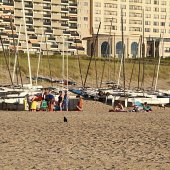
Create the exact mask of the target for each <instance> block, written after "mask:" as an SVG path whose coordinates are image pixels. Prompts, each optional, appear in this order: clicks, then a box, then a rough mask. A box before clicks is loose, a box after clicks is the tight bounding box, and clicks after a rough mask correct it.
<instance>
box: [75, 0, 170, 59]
mask: <svg viewBox="0 0 170 170" xmlns="http://www.w3.org/2000/svg"><path fill="white" fill-rule="evenodd" d="M121 9H122V13H121ZM121 15H122V16H123V31H124V37H125V38H124V45H125V54H126V57H137V47H138V44H140V43H141V44H142V43H143V42H142V41H144V43H145V55H146V56H152V57H155V56H159V55H161V56H164V57H168V56H170V0H107V1H105V0H78V32H79V33H80V34H81V38H82V39H84V41H86V42H87V54H88V55H90V54H91V51H92V50H91V47H92V42H93V38H92V37H91V35H92V34H96V33H97V30H98V27H99V23H100V22H101V27H100V31H99V34H100V35H99V37H98V43H97V45H96V53H97V55H98V56H105V53H106V48H107V44H108V35H109V34H110V32H111V41H110V43H109V48H110V53H111V54H110V55H111V56H116V57H118V56H120V57H121V53H122V48H121V47H122V42H121V41H122V40H121V30H122V28H121V26H122V25H121ZM143 35H144V39H143V38H142V37H141V36H143Z"/></svg>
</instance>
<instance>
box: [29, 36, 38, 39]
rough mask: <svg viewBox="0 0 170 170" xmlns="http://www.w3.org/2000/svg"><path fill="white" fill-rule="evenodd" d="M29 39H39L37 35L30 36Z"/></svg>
mask: <svg viewBox="0 0 170 170" xmlns="http://www.w3.org/2000/svg"><path fill="white" fill-rule="evenodd" d="M29 39H37V36H36V35H30V36H29Z"/></svg>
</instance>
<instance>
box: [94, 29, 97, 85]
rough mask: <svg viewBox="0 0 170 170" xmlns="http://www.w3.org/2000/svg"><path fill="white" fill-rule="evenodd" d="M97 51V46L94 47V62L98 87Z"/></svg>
mask: <svg viewBox="0 0 170 170" xmlns="http://www.w3.org/2000/svg"><path fill="white" fill-rule="evenodd" d="M93 31H94V30H93ZM93 35H94V32H93ZM95 53H96V50H95V48H94V52H93V55H94V64H95V75H96V88H98V74H97V61H96V56H95Z"/></svg>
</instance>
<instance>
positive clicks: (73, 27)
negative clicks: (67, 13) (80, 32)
mask: <svg viewBox="0 0 170 170" xmlns="http://www.w3.org/2000/svg"><path fill="white" fill-rule="evenodd" d="M69 28H70V29H77V25H70V26H69Z"/></svg>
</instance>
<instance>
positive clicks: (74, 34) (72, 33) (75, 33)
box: [71, 32, 79, 36]
mask: <svg viewBox="0 0 170 170" xmlns="http://www.w3.org/2000/svg"><path fill="white" fill-rule="evenodd" d="M71 36H79V34H78V33H77V32H71Z"/></svg>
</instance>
